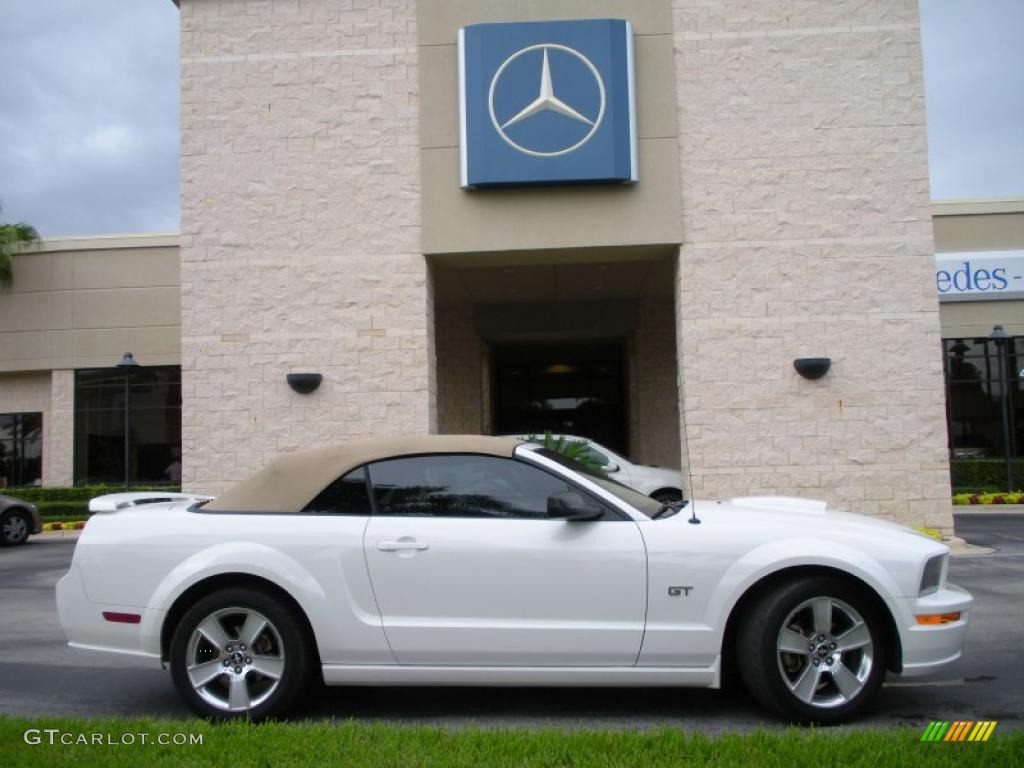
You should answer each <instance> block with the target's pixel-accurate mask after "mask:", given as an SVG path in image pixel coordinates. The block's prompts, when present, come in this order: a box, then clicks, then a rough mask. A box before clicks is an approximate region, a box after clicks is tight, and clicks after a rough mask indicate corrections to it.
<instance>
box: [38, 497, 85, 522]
mask: <svg viewBox="0 0 1024 768" xmlns="http://www.w3.org/2000/svg"><path fill="white" fill-rule="evenodd" d="M33 503H34V504H35V505H36V508H37V509H38V510H39V514H41V515H42V516H43V517H44V518H46V519H51V518H54V517H66V516H68V515H75V519H77V520H81V519H82V518H84V517H87V516H88V515H89V514H90V512H89V502H87V501H36V502H33Z"/></svg>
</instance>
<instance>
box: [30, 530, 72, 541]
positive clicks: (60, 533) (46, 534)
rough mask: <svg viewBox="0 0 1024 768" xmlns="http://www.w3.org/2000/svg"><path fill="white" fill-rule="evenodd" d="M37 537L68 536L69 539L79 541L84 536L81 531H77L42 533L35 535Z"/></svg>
mask: <svg viewBox="0 0 1024 768" xmlns="http://www.w3.org/2000/svg"><path fill="white" fill-rule="evenodd" d="M34 535H35V536H66V537H68V538H73V539H77V538H78V537H79V536H81V535H82V531H81V530H77V531H43V532H42V533H37V534H34Z"/></svg>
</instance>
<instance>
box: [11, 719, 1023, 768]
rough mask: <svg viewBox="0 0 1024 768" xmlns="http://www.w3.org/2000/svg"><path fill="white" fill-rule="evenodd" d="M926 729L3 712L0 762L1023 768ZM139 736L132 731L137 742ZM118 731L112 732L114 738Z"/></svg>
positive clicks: (982, 747)
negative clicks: (242, 719)
mask: <svg viewBox="0 0 1024 768" xmlns="http://www.w3.org/2000/svg"><path fill="white" fill-rule="evenodd" d="M29 728H32V729H39V731H40V732H39V734H38V737H39V738H40V739H41V742H42V743H40V744H37V745H31V744H26V743H25V736H24V734H25V731H26V729H29ZM46 728H56V729H60V732H61V734H66V735H65V736H64V738H66V739H68V738H70V739H72V740H77V739H78V738H79V734H85V736H86V738H87V739H89V738H92V736H91V735H92V734H101V735H102V738H103V740H104V741H106V740H107V739H108V738H109V739H110V740H112V741H114V742H120V741H122V740H125V741H127V740H128V739H129V738H131V739H132V740H134V743H133V744H120V743H115V744H114V745H108V744H68V745H63V744H60V743H59V742H60V738H61V735H60V734H55V735H54V736H53V738H54V740H55V742H57V743H54V744H53V745H51V744H50V743H49V739H50V736H49V734H47V733H45V732H43V730H42V729H46ZM922 732H923V730H911V729H903V728H900V729H892V730H869V731H868V730H854V731H847V730H838V729H831V730H799V729H790V730H782V731H773V732H764V731H758V732H754V733H744V734H725V735H722V736H717V737H707V736H702V735H700V734H694V733H683V732H679V731H673V730H668V729H660V730H656V731H647V732H637V731H571V732H565V731H554V730H542V731H535V730H527V729H518V730H474V729H459V730H447V729H442V728H426V727H408V726H393V725H365V724H361V723H355V722H338V723H333V724H332V723H325V722H316V723H270V724H264V725H249V724H246V723H230V724H227V725H210V724H209V723H206V722H205V721H202V720H185V721H180V720H178V721H174V720H141V719H140V720H123V719H96V720H85V719H72V718H39V719H26V718H8V717H5V716H0V764H2V765H4V766H5V767H7V766H38V767H39V768H51V766H63V765H72V766H99V767H100V768H103V767H104V766H132V767H134V766H149V765H157V766H161V765H166V766H175V767H176V766H183V767H185V766H226V767H230V768H247V767H248V766H258V767H260V768H263V766H267V767H268V768H269V767H271V766H273V768H279V767H282V766H307V765H325V766H336V767H337V768H359V767H360V766H396V768H399V767H401V768H411V767H414V766H444V767H445V768H448V766H452V767H454V768H462V767H464V768H479V767H480V766H514V767H515V768H526V767H527V766H545V767H548V766H573V768H576V767H580V768H582V767H583V766H642V768H657V767H658V766H672V768H688V767H689V766H716V768H718V767H719V766H743V768H771V767H772V766H779V768H795V767H796V766H804V765H813V766H818V767H819V768H825V767H826V766H864V768H886V766H928V767H929V768H930V767H931V766H950V767H952V766H957V768H964V766H973V765H978V766H1013V765H1021V764H1022V756H1024V731H1011V730H1003V731H1000V729H999V727H998V726H997V727H996V729H995V732H994V733H993V734H992V737H991V738H990V740H989V741H987V742H983V743H969V742H963V743H948V742H937V743H922V742H921V740H920V739H921V734H922ZM161 733H164V734H175V733H183V734H188V735H195V736H202V743H201V744H194V745H181V746H173V745H168V746H159V745H156V744H153V743H148V744H142V743H141V741H142V734H146V735H147V738H148V740H149V741H150V742H155V741H156V739H157V736H158V734H161ZM128 734H131V735H132V736H131V737H129V736H127V735H128ZM108 735H109V736H108Z"/></svg>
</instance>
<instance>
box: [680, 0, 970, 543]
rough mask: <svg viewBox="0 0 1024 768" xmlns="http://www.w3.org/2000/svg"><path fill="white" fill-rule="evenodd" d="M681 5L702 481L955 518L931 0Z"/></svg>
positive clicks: (687, 400) (693, 417)
mask: <svg viewBox="0 0 1024 768" xmlns="http://www.w3.org/2000/svg"><path fill="white" fill-rule="evenodd" d="M674 13H675V45H676V78H677V93H678V105H679V123H680V129H681V130H680V133H681V139H680V154H681V178H682V197H683V199H682V217H683V230H684V234H683V239H684V244H683V247H682V249H681V253H680V260H679V296H678V302H679V305H678V322H679V328H678V337H679V351H680V360H681V363H680V365H681V369H682V407H683V411H684V415H685V422H686V427H687V428H688V430H687V431H688V435H689V440H688V449H689V459H690V464H691V470H692V473H693V482H694V488H693V491H694V493H695V494H696V495H701V496H704V495H709V496H727V495H731V494H737V493H750V492H763V491H771V492H774V493H792V494H797V495H812V496H816V495H821V496H823V497H824V498H827V499H828V501H829V502H830V503H831V504H834V505H835V506H838V507H845V508H850V509H853V510H856V511H861V512H866V513H869V514H873V515H877V516H880V517H885V518H890V519H899V520H900V521H902V522H905V523H908V524H911V525H930V526H934V527H936V528H940V529H942V530H943V532H945V533H950V532H951V524H952V521H951V516H950V507H949V475H948V462H947V454H946V426H945V420H944V414H943V383H942V366H941V356H940V346H939V318H938V304H937V302H936V298H935V285H934V276H933V273H932V261H931V257H932V253H933V243H932V229H931V212H930V209H929V189H928V166H927V147H926V143H925V123H924V89H923V86H922V72H921V67H922V61H921V49H920V32H919V29H918V18H917V2H916V0H900V1H899V2H884V3H883V2H871V3H866V2H862V0H836V2H829V3H818V2H815V3H787V4H772V3H768V4H764V3H759V4H751V3H749V2H746V0H717V1H716V2H713V3H710V2H700V1H698V0H676V2H674ZM819 355H820V356H828V357H831V358H832V360H833V367H832V372H831V373H830V374H829V375H828V376H827V377H826V378H824V379H821V380H819V381H806V380H804V379H802V378H800V377H799V376H797V374H796V373H795V372H794V370H793V366H792V361H793V359H794V358H798V357H804V356H819Z"/></svg>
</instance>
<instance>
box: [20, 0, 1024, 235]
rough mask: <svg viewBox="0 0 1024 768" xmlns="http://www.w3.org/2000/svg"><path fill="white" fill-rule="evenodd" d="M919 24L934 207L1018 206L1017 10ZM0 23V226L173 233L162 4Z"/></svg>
mask: <svg viewBox="0 0 1024 768" xmlns="http://www.w3.org/2000/svg"><path fill="white" fill-rule="evenodd" d="M821 1H822V2H827V0H821ZM921 16H922V28H923V39H924V54H925V84H926V88H927V96H928V139H929V147H930V158H931V178H932V197H933V198H934V199H937V200H938V199H950V198H974V197H1024V130H1022V126H1024V87H1022V86H1021V84H1020V75H1021V73H1022V72H1024V45H1021V43H1020V30H1022V29H1024V0H921ZM0 19H3V34H2V43H0V205H2V206H3V209H4V210H3V213H2V214H0V220H2V221H27V222H30V223H32V224H34V225H35V226H36V228H37V229H39V231H40V232H41V233H42V234H43V235H44V236H51V237H52V236H56V235H67V234H107V233H116V232H158V231H176V230H177V229H178V11H177V9H176V8H175V7H174V5H173V3H172V2H171V0H32V1H30V2H27V1H26V0H0Z"/></svg>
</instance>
